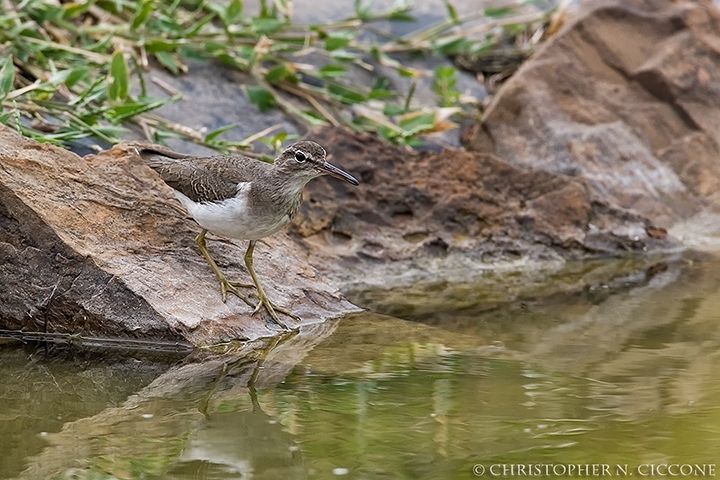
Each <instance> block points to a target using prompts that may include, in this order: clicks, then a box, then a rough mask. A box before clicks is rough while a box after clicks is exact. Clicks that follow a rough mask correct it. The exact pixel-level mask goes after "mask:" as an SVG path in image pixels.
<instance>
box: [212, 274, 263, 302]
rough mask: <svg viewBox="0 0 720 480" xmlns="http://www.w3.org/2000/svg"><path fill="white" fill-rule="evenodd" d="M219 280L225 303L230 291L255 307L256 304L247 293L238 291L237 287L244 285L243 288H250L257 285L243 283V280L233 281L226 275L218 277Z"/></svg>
mask: <svg viewBox="0 0 720 480" xmlns="http://www.w3.org/2000/svg"><path fill="white" fill-rule="evenodd" d="M218 281H219V282H220V292H221V294H222V301H223V303H225V302H227V294H228V292H230V293H232V294H233V295H235V296H236V297H238V298H239V299H240V300H242V301H243V302H245V303H247V304H248V305H249V306H251V307H254V306H255V304H254V303H253V301H252V300H250V299H249V298H248V297H247V296H246V295H243V294H242V293H240V292H239V291H238V289H237V288H236V287H243V288H250V287H255V285H252V284H247V283H241V282H231V281H230V280H228V279H227V278H225V276H224V275H223V276H222V277H221V278H218Z"/></svg>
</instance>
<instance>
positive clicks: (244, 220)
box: [134, 141, 359, 328]
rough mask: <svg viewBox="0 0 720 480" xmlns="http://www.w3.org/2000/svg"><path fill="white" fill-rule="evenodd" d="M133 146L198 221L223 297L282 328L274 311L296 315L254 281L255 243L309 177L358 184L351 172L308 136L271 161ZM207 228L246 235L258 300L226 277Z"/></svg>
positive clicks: (295, 202)
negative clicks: (264, 314)
mask: <svg viewBox="0 0 720 480" xmlns="http://www.w3.org/2000/svg"><path fill="white" fill-rule="evenodd" d="M134 147H135V149H136V150H137V153H138V154H139V155H140V156H141V157H142V158H143V160H144V161H145V163H146V164H147V165H148V166H150V167H151V168H152V169H153V170H155V171H156V172H157V173H158V174H160V177H161V178H162V179H163V180H164V181H165V183H167V184H168V185H169V186H170V187H172V188H173V190H174V191H175V196H177V198H178V199H179V200H180V202H181V203H182V204H183V205H184V206H185V208H186V209H187V210H188V212H189V213H190V215H192V217H193V218H194V219H195V221H196V222H197V223H198V224H199V225H200V227H202V231H201V232H200V234H199V235H198V236H197V238H196V239H195V242H196V243H197V246H198V248H199V249H200V253H202V254H203V256H204V257H205V260H206V261H207V263H208V264H209V265H210V268H212V271H213V272H214V273H215V276H216V277H217V279H218V281H219V282H220V289H221V293H222V300H223V302H225V301H226V300H227V293H228V292H231V293H233V294H235V295H236V296H238V297H239V298H241V299H242V300H243V301H245V302H246V303H247V304H248V305H250V306H251V307H255V311H254V312H253V313H255V312H257V311H258V310H259V309H260V308H262V307H265V309H266V310H267V311H268V313H269V314H270V316H271V317H272V318H273V320H275V322H277V323H278V325H280V326H282V327H283V328H288V326H287V325H286V324H285V323H283V322H282V321H280V318H279V317H278V313H282V314H284V315H287V316H289V317H291V318H293V319H296V320H297V319H298V317H297V316H296V315H294V314H293V313H291V312H290V311H289V310H287V309H285V308H283V307H280V306H278V305H275V304H273V303H272V302H271V301H270V300H269V299H268V297H267V295H266V294H265V291H264V290H263V288H262V286H261V285H260V283H259V282H258V279H257V275H255V270H254V269H253V258H252V256H253V250H254V248H255V243H256V242H257V241H258V239H260V238H263V237H267V236H268V235H272V234H273V233H275V232H277V231H278V230H280V229H281V228H283V227H284V226H285V225H287V224H288V223H289V222H290V219H292V218H293V217H294V216H295V214H297V212H298V210H299V209H300V204H301V203H302V191H303V188H304V187H305V185H306V184H307V183H308V182H309V181H310V180H312V179H313V178H316V177H319V176H321V175H331V176H333V177H336V178H339V179H341V180H344V181H346V182H348V183H351V184H353V185H359V182H358V181H357V180H356V179H355V177H353V176H352V175H350V174H348V173H346V172H344V171H342V170H340V169H339V168H337V167H335V166H334V165H331V164H330V163H328V162H327V160H326V158H325V156H326V153H325V149H324V148H323V147H321V146H320V145H318V144H317V143H315V142H310V141H302V142H297V143H294V144H293V145H290V146H289V147H288V148H286V149H285V150H283V152H282V153H281V154H280V156H279V157H278V158H277V159H275V162H274V163H266V162H263V161H261V160H256V159H254V158H249V157H245V156H231V157H228V156H223V155H217V156H211V157H196V156H191V155H183V154H180V153H176V152H173V151H172V150H169V149H166V148H164V147H157V146H146V145H134ZM208 231H209V232H212V233H214V234H216V235H220V236H224V237H230V238H236V239H241V240H249V241H250V244H249V245H248V248H247V251H246V252H245V265H246V266H247V269H248V272H249V273H250V277H251V278H252V281H253V284H254V286H255V288H256V290H257V297H258V300H259V302H258V303H257V305H255V304H253V302H252V301H251V300H250V299H249V298H248V297H246V296H244V295H242V294H241V293H240V292H239V291H238V290H237V288H236V287H252V286H253V285H249V284H243V283H239V282H231V281H229V280H228V279H227V278H226V277H225V275H224V274H223V273H222V272H221V271H220V269H219V268H218V266H217V264H216V263H215V261H214V260H213V258H212V257H211V256H210V253H209V252H208V249H207V246H206V245H205V234H206V233H207V232H208Z"/></svg>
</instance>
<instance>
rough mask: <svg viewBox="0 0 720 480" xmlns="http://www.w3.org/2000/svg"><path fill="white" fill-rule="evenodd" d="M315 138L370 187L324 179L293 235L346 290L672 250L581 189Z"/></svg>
mask: <svg viewBox="0 0 720 480" xmlns="http://www.w3.org/2000/svg"><path fill="white" fill-rule="evenodd" d="M310 138H312V139H315V140H316V141H318V142H322V144H323V145H324V146H325V148H326V149H327V151H328V152H329V153H330V155H332V156H333V157H334V158H337V159H338V161H337V163H339V164H342V165H343V168H345V169H347V170H348V171H349V172H352V173H353V175H356V176H357V177H359V178H360V180H361V185H360V187H358V188H355V187H353V188H348V187H347V186H345V185H343V184H342V183H340V182H328V181H327V180H325V179H320V180H318V181H316V182H313V183H312V184H310V185H308V188H307V189H306V200H307V201H306V202H305V203H304V204H303V207H302V209H301V212H300V214H299V215H298V217H297V218H296V219H295V221H294V224H293V228H292V232H293V233H294V234H295V235H296V238H297V239H298V242H299V243H300V244H301V245H302V246H303V247H304V248H305V249H306V250H307V252H308V255H310V258H311V259H312V263H313V264H316V265H322V266H323V267H322V268H323V271H324V272H325V273H327V274H328V275H331V276H332V277H333V278H335V279H337V280H338V281H343V282H346V284H348V283H356V282H361V283H376V284H387V282H388V280H389V276H394V279H393V282H395V281H400V279H402V278H405V279H407V278H408V277H412V275H413V272H416V273H418V274H419V275H426V276H434V275H437V274H443V275H444V274H447V273H448V272H457V271H458V269H463V268H465V269H468V270H470V271H473V272H477V271H478V270H482V269H489V268H498V265H500V264H505V265H507V264H508V263H512V262H517V261H518V260H520V261H524V260H526V259H534V260H539V261H548V260H555V261H559V262H562V261H564V260H565V259H569V258H581V257H587V256H589V255H597V254H603V255H607V254H612V255H617V254H619V253H621V252H625V251H627V250H645V249H658V248H667V247H668V246H669V245H672V244H673V242H674V241H673V240H672V239H669V238H667V239H666V238H658V236H657V235H655V236H651V235H649V234H648V233H647V232H646V229H647V228H648V227H650V226H652V225H651V224H650V222H649V221H648V220H647V219H646V218H644V217H643V216H641V215H639V214H635V213H632V212H628V211H626V210H623V209H619V208H617V207H613V206H611V205H609V204H608V203H606V202H604V201H603V199H602V198H600V197H599V196H598V194H597V193H595V192H594V191H593V189H592V188H591V187H590V182H588V181H587V180H585V179H582V178H577V177H572V176H569V175H562V174H558V173H554V172H547V171H542V170H540V171H531V170H528V169H523V168H519V167H517V166H513V165H511V164H510V163H508V162H506V161H504V160H502V159H500V158H498V157H496V156H494V155H490V154H484V153H469V152H464V151H461V150H456V149H448V150H444V151H442V152H439V153H431V152H414V151H410V150H406V149H403V148H400V147H397V146H394V145H390V144H388V143H387V142H384V141H382V140H379V139H377V138H376V137H373V136H371V135H367V134H359V133H354V132H350V131H347V130H343V129H338V128H330V127H328V128H324V129H321V130H319V131H316V132H314V133H313V134H312V135H311V137H310ZM412 278H415V277H412Z"/></svg>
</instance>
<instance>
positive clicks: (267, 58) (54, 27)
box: [0, 0, 549, 152]
mask: <svg viewBox="0 0 720 480" xmlns="http://www.w3.org/2000/svg"><path fill="white" fill-rule="evenodd" d="M445 5H446V7H447V19H446V20H444V21H442V22H440V23H438V24H437V25H432V26H430V27H428V28H423V29H419V30H416V31H414V32H413V33H411V34H408V35H406V36H403V37H392V36H389V35H386V34H384V33H382V32H379V31H378V30H377V28H376V25H377V22H378V21H381V20H392V21H413V20H414V19H413V17H412V7H411V6H410V5H408V4H406V3H405V2H402V1H401V2H398V3H396V4H395V6H394V7H392V8H391V9H389V10H388V11H385V12H382V13H374V12H373V11H371V9H370V6H369V4H368V3H366V1H365V0H355V3H354V12H353V14H352V15H350V16H349V17H348V18H346V19H344V20H341V21H336V22H328V23H323V24H318V25H298V24H295V23H293V22H292V21H291V15H292V2H291V0H264V1H260V9H259V10H260V11H259V12H258V14H257V15H248V14H246V13H245V11H244V9H243V3H242V1H241V0H231V1H230V2H229V3H226V4H220V3H215V2H212V1H206V0H174V1H172V2H165V1H161V0H89V1H78V2H68V3H59V2H55V1H51V0H21V1H14V0H0V101H1V102H2V111H1V112H0V121H1V122H2V123H5V124H7V125H9V126H11V127H12V128H15V129H17V130H18V131H19V132H20V133H22V134H23V135H26V136H28V137H32V138H34V139H36V140H38V141H41V142H51V143H54V144H58V145H63V144H67V143H68V142H71V141H77V140H81V139H88V138H89V139H91V141H97V142H100V143H105V144H108V145H111V144H115V143H118V142H120V141H121V139H122V137H123V135H124V134H125V133H126V132H127V130H128V129H130V128H132V129H137V130H139V131H142V132H143V134H144V136H145V137H146V138H147V139H148V140H151V141H154V142H160V143H162V142H163V140H164V139H167V138H168V137H179V138H183V139H185V140H187V141H191V142H194V143H197V144H201V145H204V146H206V147H209V148H213V149H216V150H220V151H224V152H228V151H238V150H246V149H250V148H251V143H252V142H253V141H254V140H258V139H263V140H264V141H265V142H266V143H268V144H269V145H271V146H273V147H275V146H278V145H279V144H280V143H281V142H282V141H283V140H284V139H285V138H286V133H285V132H280V133H275V129H268V130H266V131H263V132H257V133H255V134H253V135H251V136H250V137H248V138H246V139H244V140H242V141H228V140H224V139H223V133H225V132H227V131H229V130H231V129H232V128H234V125H227V126H225V127H222V128H220V129H218V130H214V131H211V132H207V131H202V130H196V129H193V128H190V127H189V126H186V125H181V124H178V123H175V122H171V121H169V120H167V119H165V118H163V117H162V116H159V115H157V114H155V113H153V111H154V110H156V109H157V108H159V107H161V106H163V105H165V104H168V103H170V102H177V101H181V100H182V95H181V94H179V93H177V92H174V91H173V90H172V89H171V88H169V87H167V86H166V85H164V84H163V83H162V82H161V81H160V80H159V79H157V78H156V77H155V76H154V75H152V70H150V69H149V66H150V64H151V63H157V64H158V65H160V66H161V67H162V68H165V69H167V70H168V71H169V72H172V73H173V74H175V75H182V74H183V73H185V72H186V71H187V70H188V67H187V63H188V62H190V61H195V60H203V61H217V62H221V63H223V64H226V65H229V66H230V67H232V68H235V69H237V70H240V71H242V72H245V73H246V74H248V75H249V76H250V78H251V79H252V84H249V85H246V86H245V87H244V89H245V92H246V94H247V96H248V98H249V100H250V101H251V102H252V103H253V104H254V105H255V106H256V107H257V108H258V109H259V110H260V111H266V110H269V109H273V108H280V109H282V110H283V111H284V112H285V113H286V114H287V115H288V116H290V117H291V118H292V119H293V120H294V121H295V122H296V123H297V124H298V125H299V126H300V127H301V129H308V128H312V127H314V126H317V125H322V124H331V125H345V126H348V127H350V128H353V129H356V130H363V131H371V132H376V133H377V134H379V135H381V136H383V137H385V138H387V139H388V140H391V141H393V142H395V143H398V144H403V145H413V144H416V143H417V142H418V141H419V138H420V137H421V136H422V135H424V134H428V133H431V132H435V131H440V130H443V129H447V128H450V127H452V126H453V123H452V122H451V121H450V120H451V119H452V116H453V115H458V114H461V113H462V112H463V111H468V112H472V111H473V110H476V107H475V106H474V105H472V99H470V100H469V101H467V100H466V99H463V95H462V94H461V92H459V91H457V90H456V88H455V84H456V72H455V70H454V68H452V67H449V66H443V67H439V68H438V69H437V70H435V71H434V72H429V75H432V78H433V79H432V89H433V92H435V94H436V95H437V105H432V106H430V105H428V106H423V107H420V108H413V107H412V106H411V105H412V102H411V99H412V95H413V93H414V90H415V88H414V87H415V85H416V83H415V82H417V80H418V79H419V78H420V77H421V76H423V75H428V72H424V71H419V70H414V69H410V68H407V67H405V66H403V64H402V63H401V62H400V61H399V60H398V58H399V56H402V55H407V54H422V55H456V54H466V55H482V54H483V52H488V51H492V50H493V49H495V48H497V47H498V45H499V44H500V43H501V42H503V41H504V40H505V39H507V38H508V34H512V33H513V32H522V31H527V30H528V28H533V29H538V28H541V26H542V25H543V24H544V22H545V21H546V20H547V18H548V15H549V13H547V12H545V13H535V14H531V15H530V16H528V14H527V13H523V12H519V11H516V10H515V9H513V8H510V7H506V6H502V5H496V6H492V7H487V8H485V9H484V10H483V11H479V12H474V13H473V14H471V15H468V16H466V17H461V16H460V15H458V13H457V10H456V8H455V7H454V6H453V5H452V4H451V3H450V1H449V0H446V1H445ZM479 19H486V20H487V21H486V22H484V23H482V24H480V25H478V24H475V25H473V26H472V27H469V26H468V25H470V23H471V22H473V21H477V20H479ZM528 48H531V46H530V47H528ZM308 54H312V55H313V56H314V57H315V58H320V64H321V66H320V67H319V68H318V67H317V66H315V65H310V64H307V63H304V62H303V59H304V57H305V56H306V55H308ZM377 64H381V65H384V66H385V67H388V68H391V69H395V70H396V71H397V72H398V73H399V74H400V75H401V76H403V77H407V78H408V79H410V81H411V85H412V86H411V88H410V91H409V93H408V94H406V95H400V94H399V92H397V91H394V90H393V89H392V88H391V87H390V86H389V82H388V81H387V80H386V79H384V78H380V77H378V78H377V79H376V80H375V82H374V83H373V84H372V85H369V86H368V85H359V84H357V83H355V82H353V79H354V77H355V76H354V75H353V74H352V72H353V69H357V68H361V69H366V70H373V68H374V67H373V65H377ZM148 82H154V83H156V84H157V85H159V86H160V87H161V88H162V89H164V90H165V91H167V92H168V95H167V96H165V97H164V98H153V97H151V96H149V95H148V94H147V85H148ZM271 133H274V135H272V136H271V135H270V134H271Z"/></svg>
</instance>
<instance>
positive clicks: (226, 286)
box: [195, 229, 254, 307]
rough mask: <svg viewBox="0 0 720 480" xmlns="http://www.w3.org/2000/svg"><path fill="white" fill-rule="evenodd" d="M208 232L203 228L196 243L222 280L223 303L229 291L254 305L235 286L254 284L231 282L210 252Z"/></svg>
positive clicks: (218, 277)
mask: <svg viewBox="0 0 720 480" xmlns="http://www.w3.org/2000/svg"><path fill="white" fill-rule="evenodd" d="M206 233H207V230H205V229H203V231H202V232H200V234H199V235H198V236H197V237H196V238H195V243H197V246H198V249H200V253H202V255H203V257H205V261H207V263H208V265H210V268H211V269H212V271H213V273H215V276H216V277H217V279H218V282H220V291H221V294H222V301H223V303H224V302H226V301H227V294H228V292H230V293H232V294H234V295H236V296H237V297H238V298H240V299H241V300H242V301H244V302H245V303H247V304H248V305H250V306H251V307H253V306H254V304H253V302H252V301H250V299H249V298H247V297H246V296H245V295H243V294H241V293H240V292H238V290H237V289H236V288H235V287H248V288H249V287H252V286H253V285H251V284H247V283H240V282H231V281H229V280H228V279H227V277H225V275H223V273H222V272H221V271H220V269H219V268H218V266H217V263H215V260H213V258H212V257H211V256H210V252H208V249H207V245H206V244H205V234H206Z"/></svg>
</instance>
